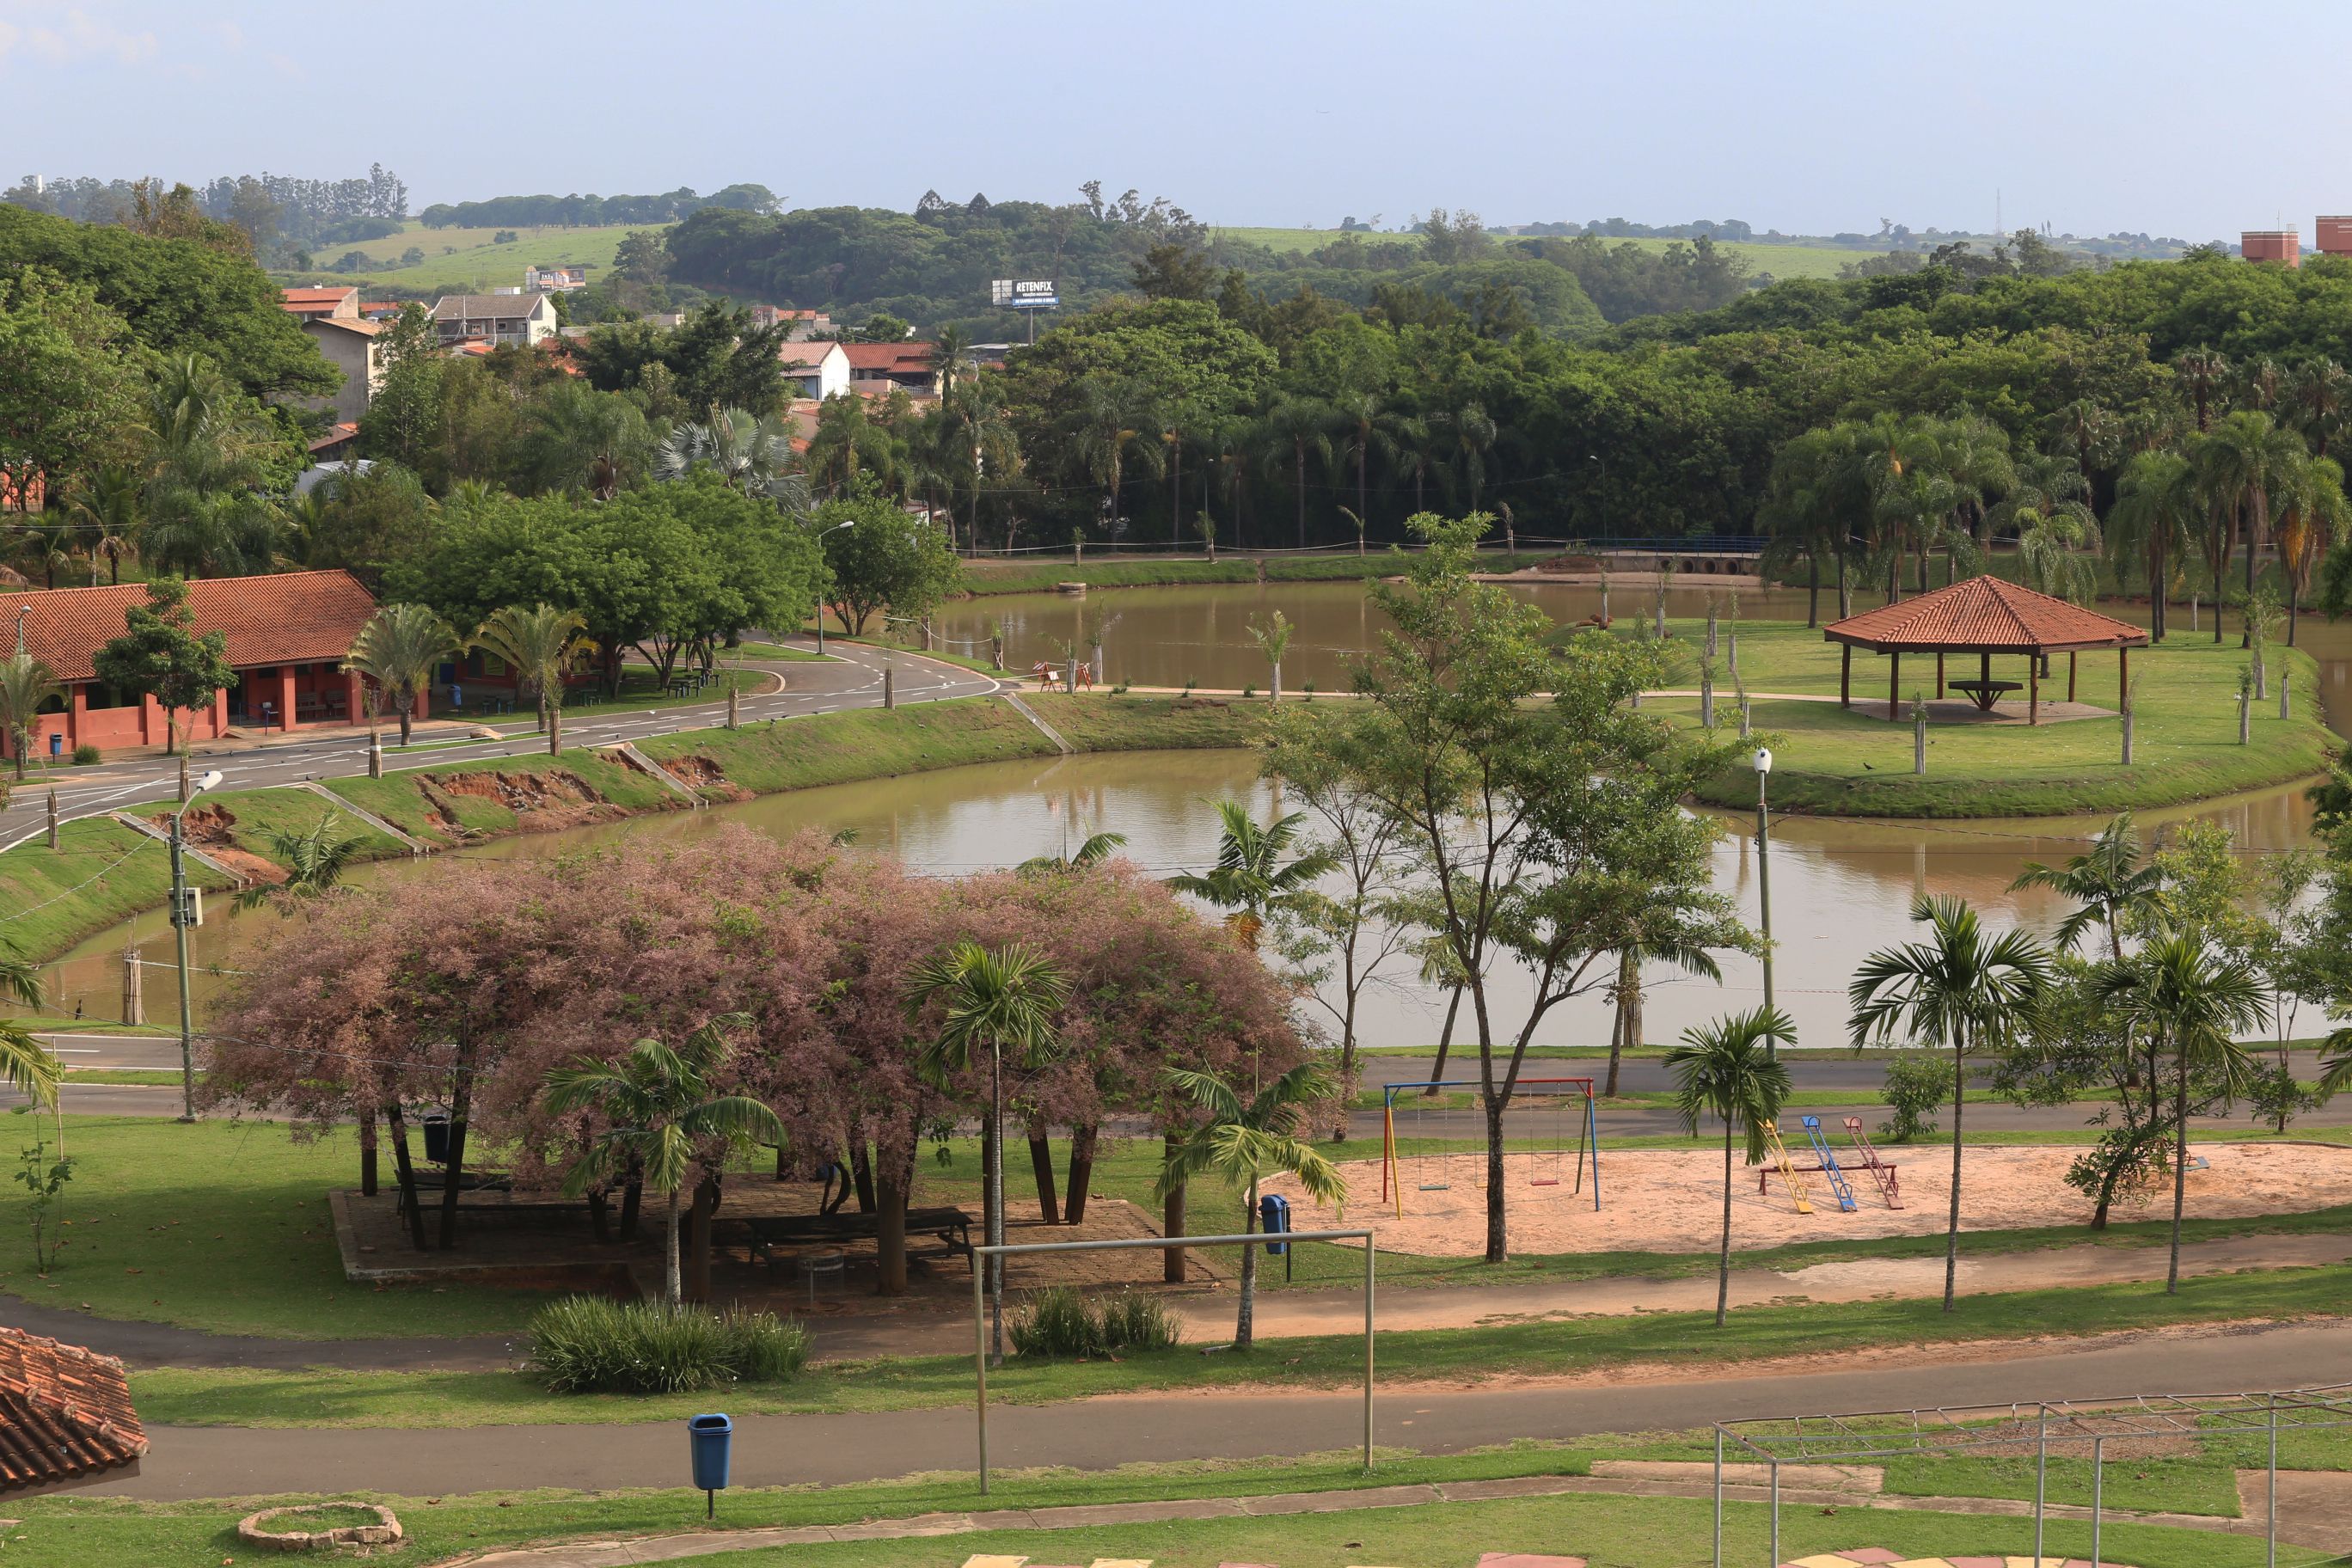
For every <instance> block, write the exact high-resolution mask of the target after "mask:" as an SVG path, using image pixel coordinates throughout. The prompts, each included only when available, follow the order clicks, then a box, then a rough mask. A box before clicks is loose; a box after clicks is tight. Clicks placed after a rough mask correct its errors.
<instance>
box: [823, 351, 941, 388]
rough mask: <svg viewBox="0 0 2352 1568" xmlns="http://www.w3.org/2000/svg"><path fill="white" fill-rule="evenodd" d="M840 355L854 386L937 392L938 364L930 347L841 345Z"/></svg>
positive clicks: (938, 383)
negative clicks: (862, 383)
mask: <svg viewBox="0 0 2352 1568" xmlns="http://www.w3.org/2000/svg"><path fill="white" fill-rule="evenodd" d="M841 352H842V353H844V354H845V355H846V356H848V359H849V379H850V381H851V382H852V383H853V384H855V383H856V382H860V381H887V382H891V383H894V384H897V385H899V386H903V387H905V388H906V389H907V390H908V391H909V392H913V393H931V394H934V395H936V394H937V393H938V392H939V390H940V369H939V363H938V362H937V361H936V360H934V359H933V358H932V355H931V345H930V344H929V343H918V342H904V343H844V344H842V345H841ZM861 390H862V389H861Z"/></svg>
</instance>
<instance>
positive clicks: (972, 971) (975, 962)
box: [907, 938, 1070, 1361]
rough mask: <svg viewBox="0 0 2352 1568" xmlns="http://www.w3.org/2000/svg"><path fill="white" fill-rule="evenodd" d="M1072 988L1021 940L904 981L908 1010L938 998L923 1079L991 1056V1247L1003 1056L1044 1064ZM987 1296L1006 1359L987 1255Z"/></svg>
mask: <svg viewBox="0 0 2352 1568" xmlns="http://www.w3.org/2000/svg"><path fill="white" fill-rule="evenodd" d="M1069 994H1070V990H1069V986H1068V984H1066V982H1065V981H1064V980H1063V978H1062V973H1061V971H1060V970H1059V969H1057V968H1056V967H1055V964H1054V961H1053V960H1052V959H1050V958H1048V957H1047V956H1046V955H1045V953H1043V952H1039V951H1038V950H1037V949H1035V948H1034V947H1031V946H1029V945H1028V944H1027V943H1025V942H1013V943H1010V944H1008V945H1006V946H1004V947H1001V948H998V949H996V950H995V951H994V952H991V951H989V950H988V949H987V948H984V947H982V946H981V945H980V943H978V942H973V941H971V940H970V939H968V938H967V939H966V940H965V941H962V942H957V943H956V944H955V945H953V946H952V947H948V948H943V949H941V950H940V951H939V952H935V953H933V954H931V956H930V957H929V958H927V959H925V960H924V961H923V962H922V963H919V964H918V965H917V966H916V968H915V972H914V973H913V974H911V975H910V976H908V982H907V1008H908V1013H909V1014H914V1013H919V1012H920V1011H921V1010H922V1009H923V1008H924V1007H925V1006H926V1005H929V1004H930V1003H932V1002H934V1001H936V1002H938V1003H939V1004H940V1032H939V1034H938V1036H937V1037H934V1038H933V1039H932V1040H930V1041H929V1043H927V1044H926V1045H925V1046H924V1047H923V1051H922V1068H923V1072H924V1076H926V1077H927V1078H929V1079H931V1081H932V1082H934V1083H941V1082H944V1081H945V1080H946V1079H947V1078H948V1076H949V1075H950V1074H951V1073H968V1072H971V1070H973V1068H976V1067H977V1066H978V1065H979V1063H980V1057H981V1053H982V1052H983V1051H985V1052H986V1053H987V1055H988V1140H987V1142H988V1203H987V1207H988V1215H987V1219H986V1222H985V1225H984V1226H983V1229H984V1232H985V1234H986V1236H987V1237H988V1245H990V1246H991V1247H1002V1246H1003V1245H1004V1058H1005V1056H1006V1055H1007V1054H1008V1053H1009V1054H1010V1055H1011V1056H1012V1057H1013V1065H1014V1066H1015V1067H1016V1068H1020V1069H1022V1070H1024V1071H1027V1070H1034V1068H1042V1067H1044V1066H1045V1064H1046V1063H1047V1062H1049V1061H1051V1060H1052V1059H1053V1058H1054V1056H1055V1053H1056V1052H1057V1051H1058V1050H1059V1049H1060V1047H1061V1037H1060V1031H1059V1029H1058V1028H1057V1027H1056V1026H1055V1015H1056V1014H1058V1013H1060V1012H1061V1010H1062V1005H1063V1004H1064V1003H1066V1001H1068V1000H1069ZM988 1296H989V1307H990V1313H991V1317H992V1329H991V1334H992V1357H993V1359H995V1360H998V1361H1002V1360H1003V1358H1004V1258H1003V1254H1001V1253H995V1254H991V1255H990V1257H989V1260H988Z"/></svg>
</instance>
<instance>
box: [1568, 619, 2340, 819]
mask: <svg viewBox="0 0 2352 1568" xmlns="http://www.w3.org/2000/svg"><path fill="white" fill-rule="evenodd" d="M1619 592H1620V594H1622V595H1623V599H1622V603H1621V604H1619V605H1612V609H1614V610H1616V612H1617V617H1618V618H1617V634H1618V635H1631V632H1632V629H1633V622H1634V619H1635V617H1636V616H1643V614H1644V613H1645V612H1646V611H1647V609H1648V605H1649V601H1648V599H1647V597H1646V595H1641V594H1639V593H1638V591H1630V590H1622V589H1621V590H1619ZM1666 626H1667V632H1668V637H1669V641H1670V644H1671V647H1670V662H1669V669H1668V674H1667V677H1666V681H1667V687H1668V689H1685V690H1687V689H1694V688H1696V686H1697V684H1698V681H1699V658H1700V655H1699V651H1698V650H1699V648H1700V647H1701V646H1702V644H1703V641H1704V637H1705V627H1704V623H1702V622H1699V621H1695V620H1680V619H1675V618H1673V617H1669V618H1668V620H1667V623H1666ZM1737 630H1738V639H1739V670H1740V675H1741V678H1742V679H1744V681H1745V682H1746V684H1747V687H1748V691H1749V692H1750V693H1751V694H1754V695H1753V707H1752V713H1753V721H1754V724H1755V727H1756V728H1757V730H1759V731H1764V732H1765V734H1764V736H1763V737H1762V738H1763V739H1764V740H1765V741H1766V742H1767V743H1769V745H1770V746H1771V747H1772V750H1773V769H1772V805H1773V807H1774V809H1775V810H1778V811H1782V812H1805V813H1811V814H1817V815H1821V816H1897V817H1980V816H2011V817H2055V816H2079V815H2083V814H2085V813H2100V814H2104V813H2108V812H2114V811H2120V810H2124V809H2126V808H2130V807H2152V806H2160V805H2179V804H2183V803H2185V802H2189V801H2195V800H2205V799H2210V798H2212V797H2214V796H2218V795H2232V794H2236V793H2238V792H2240V791H2242V790H2250V789H2259V788H2263V787H2265V786H2268V785H2273V784H2286V783H2290V782H2292V781H2294V780H2296V779H2300V778H2305V777H2308V776H2310V775H2312V774H2314V773H2318V772H2320V771H2321V770H2322V769H2323V768H2324V767H2325V766H2326V756H2327V753H2328V751H2329V749H2330V748H2331V747H2333V746H2335V745H2336V744H2338V743H2340V742H2337V740H2336V737H2335V735H2334V734H2333V732H2332V731H2329V730H2328V728H2327V726H2326V723H2325V722H2324V721H2323V720H2322V719H2321V717H2320V714H2319V706H2318V702H2317V700H2316V688H2317V670H2318V666H2317V665H2316V664H2315V662H2314V660H2313V659H2312V658H2311V656H2310V655H2308V654H2305V653H2304V652H2302V651H2301V650H2300V649H2291V648H2286V647H2279V646H2275V645H2274V646H2273V647H2272V649H2271V650H2270V654H2269V663H2270V668H2271V687H2270V694H2269V696H2268V697H2266V698H2264V699H2262V700H2257V701H2256V702H2255V703H2254V705H2253V732H2252V744H2250V745H2240V744H2239V743H2238V698H2237V691H2238V677H2239V672H2240V671H2241V670H2242V669H2243V668H2245V666H2246V662H2247V656H2246V654H2245V653H2244V652H2243V651H2242V650H2241V649H2240V648H2239V647H2237V646H2236V645H2235V643H2234V642H2233V641H2232V642H2229V643H2225V644H2223V645H2222V646H2221V647H2215V646H2214V645H2212V644H2211V643H2209V642H2206V641H2203V640H2201V639H2198V638H2190V637H2173V638H2171V639H2169V640H2168V641H2167V642H2165V643H2164V644H2162V645H2161V646H2159V647H2152V648H2136V649H2134V650H2133V651H2132V657H2131V669H2132V675H2133V677H2134V679H2136V680H2137V692H2136V697H2135V703H2136V714H2137V717H2136V720H2135V737H2134V761H2133V763H2132V765H2131V766H2130V767H2126V766H2124V765H2123V762H2122V749H2123V721H2122V720H2121V718H2120V717H2115V716H2110V717H2102V718H2090V719H2074V720H2068V721H2063V722H2061V721H2045V722H2043V723H2042V724H2041V725H2040V726H2038V727H2033V728H2027V727H2025V726H2022V725H1994V724H1969V723H1943V724H1937V723H1932V722H1931V724H1930V725H1929V728H1928V732H1927V742H1928V743H1927V774H1926V776H1925V777H1921V776H1918V775H1916V774H1915V773H1913V772H1912V731H1911V725H1910V722H1909V720H1908V713H1909V702H1910V699H1911V697H1912V696H1913V694H1914V693H1915V692H1916V693H1923V694H1925V695H1927V696H1929V697H1932V696H1933V695H1934V692H1935V687H1936V664H1935V658H1934V657H1933V656H1932V655H1919V654H1914V655H1911V656H1909V657H1907V658H1904V659H1903V660H1902V664H1901V668H1900V671H1899V676H1900V680H1899V683H1898V684H1897V685H1896V686H1895V689H1898V690H1899V691H1900V692H1901V696H1902V702H1901V711H1902V712H1903V714H1904V717H1903V718H1902V719H1900V720H1898V721H1895V722H1893V723H1889V722H1888V721H1886V720H1885V717H1884V714H1885V706H1886V700H1887V693H1888V689H1889V685H1890V675H1891V674H1894V673H1897V672H1893V671H1890V669H1889V666H1888V661H1887V660H1886V659H1885V658H1882V657H1880V656H1877V655H1874V654H1870V653H1867V652H1864V651H1861V650H1856V652H1855V655H1854V659H1853V703H1854V707H1853V710H1852V711H1848V710H1844V709H1841V708H1840V707H1838V706H1837V705H1836V704H1835V703H1833V702H1801V701H1774V700H1771V698H1770V697H1769V696H1768V695H1763V694H1767V693H1788V694H1794V695H1808V694H1818V695H1822V696H1830V697H1834V696H1835V695H1836V694H1837V691H1838V682H1839V654H1840V647H1839V645H1837V644H1835V643H1831V642H1828V641H1826V640H1825V639H1823V637H1822V634H1821V633H1820V632H1819V631H1818V630H1813V629H1809V628H1807V627H1806V626H1803V625H1801V624H1800V623H1796V622H1746V623H1742V624H1740V625H1739V626H1738V628H1737ZM1720 631H1721V634H1722V636H1723V637H1725V638H1726V639H1727V638H1728V637H1729V636H1730V635H1731V633H1732V631H1733V627H1732V625H1731V623H1730V622H1729V620H1728V619H1726V620H1725V621H1724V622H1723V623H1722V625H1721V627H1720ZM1573 635H1574V629H1573V628H1567V627H1563V628H1561V629H1560V630H1559V632H1558V633H1556V634H1555V641H1559V640H1563V639H1565V638H1566V637H1570V636H1573ZM1721 647H1722V652H1721V654H1720V656H1719V658H1718V659H1717V667H1716V675H1715V688H1716V720H1717V724H1718V725H1724V726H1731V725H1736V724H1737V722H1738V707H1737V701H1736V688H1735V687H1734V685H1733V683H1732V680H1731V677H1730V672H1729V645H1728V642H1727V641H1725V642H1724V643H1723V644H1722V645H1721ZM2024 664H2025V661H2024V660H2023V659H2022V658H2014V657H2012V658H1996V659H1995V660H1994V661H1993V677H1994V679H2002V680H2022V679H2024V678H2025V668H2024ZM1978 668H1979V665H1978V661H1977V660H1976V659H1973V658H1969V659H1961V658H1949V659H1947V661H1946V667H1945V674H1946V676H1947V678H1948V679H1951V680H1961V679H1974V678H1975V677H1976V675H1977V673H1978ZM2282 670H2284V671H2287V672H2288V673H2289V674H2290V675H2291V677H2292V680H2293V687H2292V689H2293V691H2294V705H2293V715H2292V717H2290V718H2287V719H2281V718H2280V717H2279V714H2278V684H2277V683H2278V679H2279V675H2280V672H2281V671H2282ZM2118 686H2119V682H2118V679H2117V673H2116V659H2115V657H2114V656H2113V655H2112V654H2085V655H2084V656H2083V657H2082V662H2081V668H2080V674H2079V686H2078V689H2077V695H2078V698H2079V700H2081V701H2083V702H2084V703H2087V704H2091V705H2094V706H2097V707H2100V708H2104V709H2106V710H2110V713H2112V712H2113V710H2115V708H2116V705H2117V702H2118V700H2119V694H2118ZM2065 693H2066V661H2065V658H2063V656H2060V657H2058V658H2055V659H2054V660H2053V671H2052V677H2051V679H2046V680H2044V681H2043V682H2042V697H2043V700H2045V701H2046V702H2056V701H2062V700H2064V697H2065ZM2017 695H2019V696H2021V695H2022V694H2017ZM1952 700H1958V694H1953V698H1952ZM1644 706H1649V707H1654V708H1655V709H1657V710H1660V711H1663V712H1665V713H1667V714H1669V715H1671V716H1673V717H1674V718H1675V720H1676V721H1678V722H1682V723H1686V724H1696V721H1697V719H1698V710H1699V704H1698V700H1697V699H1696V698H1695V697H1667V698H1656V699H1652V700H1650V701H1649V702H1647V703H1645V704H1644ZM1698 794H1699V797H1700V798H1701V799H1702V800H1705V801H1707V802H1709V803H1710V804H1714V805H1727V806H1750V805H1754V803H1755V799H1756V785H1755V778H1754V775H1753V774H1752V773H1749V772H1748V770H1747V769H1746V768H1744V767H1743V768H1739V769H1736V770H1732V771H1730V772H1727V773H1725V774H1723V775H1722V776H1720V777H1718V778H1716V779H1714V780H1711V781H1709V782H1707V783H1706V784H1702V785H1701V787H1700V789H1699V791H1698Z"/></svg>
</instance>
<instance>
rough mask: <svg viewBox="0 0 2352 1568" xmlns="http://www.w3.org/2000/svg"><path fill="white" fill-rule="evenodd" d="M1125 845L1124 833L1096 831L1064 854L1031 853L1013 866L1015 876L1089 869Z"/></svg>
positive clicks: (1035, 875)
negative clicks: (1031, 854)
mask: <svg viewBox="0 0 2352 1568" xmlns="http://www.w3.org/2000/svg"><path fill="white" fill-rule="evenodd" d="M1126 847H1127V835H1126V834H1124V833H1096V834H1090V835H1088V836H1087V840H1086V842H1085V843H1083V844H1080V845H1079V846H1078V847H1077V848H1076V849H1075V850H1073V851H1072V852H1070V853H1069V854H1066V855H1033V856H1031V857H1030V858H1028V859H1026V860H1024V861H1022V862H1021V864H1019V865H1018V866H1015V867H1014V868H1013V873H1014V874H1015V875H1016V876H1022V877H1046V876H1051V875H1053V874H1054V873H1055V872H1057V871H1091V870H1093V869H1094V868H1096V867H1097V866H1099V865H1101V864H1102V863H1103V862H1104V861H1106V860H1108V859H1109V858H1111V856H1112V854H1113V853H1114V852H1116V851H1118V850H1120V849H1124V848H1126Z"/></svg>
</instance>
